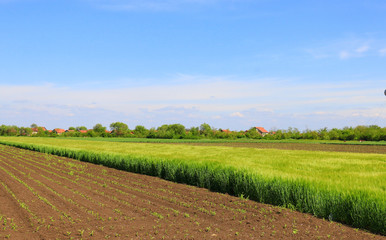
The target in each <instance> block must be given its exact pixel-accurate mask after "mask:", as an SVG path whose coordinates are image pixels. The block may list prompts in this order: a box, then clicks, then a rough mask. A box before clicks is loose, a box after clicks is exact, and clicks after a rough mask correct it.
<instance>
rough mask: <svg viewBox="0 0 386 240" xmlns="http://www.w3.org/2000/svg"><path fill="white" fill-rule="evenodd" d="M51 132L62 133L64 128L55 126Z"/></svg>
mask: <svg viewBox="0 0 386 240" xmlns="http://www.w3.org/2000/svg"><path fill="white" fill-rule="evenodd" d="M53 132H55V133H57V134H58V135H61V134H62V133H64V132H66V130H64V129H61V128H55V129H54V130H53Z"/></svg>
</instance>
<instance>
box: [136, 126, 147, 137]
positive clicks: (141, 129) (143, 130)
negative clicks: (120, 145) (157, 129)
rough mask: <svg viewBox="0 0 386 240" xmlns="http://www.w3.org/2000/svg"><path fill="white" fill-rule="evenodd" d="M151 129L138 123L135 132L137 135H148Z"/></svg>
mask: <svg viewBox="0 0 386 240" xmlns="http://www.w3.org/2000/svg"><path fill="white" fill-rule="evenodd" d="M148 132H149V130H147V129H146V128H145V127H144V126H142V125H137V126H136V127H135V129H134V134H135V135H136V136H137V137H146V136H147V134H148Z"/></svg>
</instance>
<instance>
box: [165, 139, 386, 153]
mask: <svg viewBox="0 0 386 240" xmlns="http://www.w3.org/2000/svg"><path fill="white" fill-rule="evenodd" d="M160 144H188V145H194V146H222V147H246V148H263V149H264V148H273V149H283V150H307V151H326V152H353V153H378V154H386V146H380V145H354V144H316V143H236V142H234V143H160Z"/></svg>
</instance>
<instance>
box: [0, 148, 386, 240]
mask: <svg viewBox="0 0 386 240" xmlns="http://www.w3.org/2000/svg"><path fill="white" fill-rule="evenodd" d="M0 172H1V174H0V176H1V178H0V189H1V190H0V193H1V195H0V202H1V204H0V218H1V223H0V227H1V228H2V229H1V231H0V238H1V239H3V238H4V239H25V236H28V239H109V238H114V239H122V238H124V239H141V238H142V239H152V238H154V239H162V238H165V239H173V238H174V239H184V238H188V239H203V238H205V239H210V238H213V239H219V238H222V239H229V238H231V239H324V238H337V239H340V238H351V239H384V237H382V236H379V235H373V234H370V233H366V232H363V231H360V230H359V231H358V230H355V229H352V228H349V227H346V226H344V225H342V224H338V223H334V222H329V221H327V220H322V219H318V218H315V217H312V216H311V215H306V214H301V213H298V212H294V211H292V210H289V209H284V208H281V207H273V206H269V205H265V204H260V203H256V202H254V201H250V200H247V199H245V198H243V197H242V198H237V197H232V196H229V195H224V194H220V193H213V192H210V191H208V190H206V189H202V188H196V187H192V186H188V185H182V184H176V183H172V182H169V181H164V180H161V179H159V178H155V177H150V176H144V175H138V174H134V173H128V172H124V171H119V170H116V169H112V168H106V167H104V166H100V165H94V164H90V163H85V162H80V161H76V160H73V159H69V158H64V157H59V156H53V155H49V154H43V153H38V152H32V151H27V150H23V149H18V148H13V147H9V146H3V145H0Z"/></svg>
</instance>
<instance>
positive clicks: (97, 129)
mask: <svg viewBox="0 0 386 240" xmlns="http://www.w3.org/2000/svg"><path fill="white" fill-rule="evenodd" d="M93 130H94V132H96V133H99V134H101V133H104V132H106V127H104V126H102V124H100V123H97V124H95V126H94V127H93Z"/></svg>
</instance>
